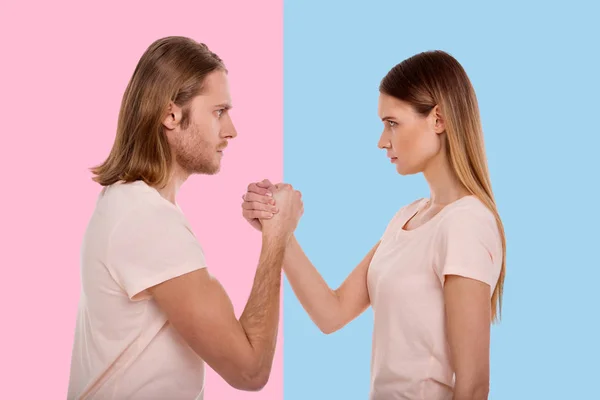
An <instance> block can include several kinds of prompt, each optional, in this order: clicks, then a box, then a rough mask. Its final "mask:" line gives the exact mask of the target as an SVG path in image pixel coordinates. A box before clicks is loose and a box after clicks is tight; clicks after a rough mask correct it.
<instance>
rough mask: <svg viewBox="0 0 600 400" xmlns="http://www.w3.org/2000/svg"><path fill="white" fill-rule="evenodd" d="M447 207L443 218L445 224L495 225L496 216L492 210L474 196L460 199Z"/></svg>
mask: <svg viewBox="0 0 600 400" xmlns="http://www.w3.org/2000/svg"><path fill="white" fill-rule="evenodd" d="M447 207H448V209H447V210H446V211H447V212H446V213H445V215H444V218H443V220H445V221H446V223H452V222H455V223H461V222H463V223H469V222H473V223H481V224H489V223H493V224H495V223H496V216H495V215H494V213H493V212H492V210H490V209H489V208H488V206H487V205H485V203H484V202H483V201H482V200H481V199H479V198H478V197H477V196H474V195H470V196H465V197H462V198H460V199H459V200H456V201H455V202H454V203H452V204H450V205H448V206H447Z"/></svg>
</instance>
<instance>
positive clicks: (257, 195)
mask: <svg viewBox="0 0 600 400" xmlns="http://www.w3.org/2000/svg"><path fill="white" fill-rule="evenodd" d="M273 190H274V186H273V184H272V183H271V181H269V180H268V179H263V180H262V181H260V182H255V183H251V184H250V185H248V191H247V192H246V194H244V195H243V196H242V199H243V200H244V201H243V202H242V215H243V216H244V218H246V220H247V221H248V222H249V223H250V225H252V226H253V227H254V228H255V229H257V230H259V231H260V230H262V223H261V220H265V219H270V218H273V215H274V214H276V213H277V211H278V210H277V206H276V202H275V199H274V198H273V192H272V191H273Z"/></svg>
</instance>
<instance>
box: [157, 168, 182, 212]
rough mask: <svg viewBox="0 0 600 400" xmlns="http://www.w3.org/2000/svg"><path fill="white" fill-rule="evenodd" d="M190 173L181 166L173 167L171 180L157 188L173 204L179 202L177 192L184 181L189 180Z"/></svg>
mask: <svg viewBox="0 0 600 400" xmlns="http://www.w3.org/2000/svg"><path fill="white" fill-rule="evenodd" d="M188 177H189V174H188V173H186V172H184V171H182V170H181V167H179V166H178V165H176V166H175V167H173V170H172V172H171V176H170V177H169V181H168V182H167V184H166V185H165V187H163V188H157V189H156V190H158V193H160V195H161V196H162V197H164V198H165V199H167V200H168V201H170V202H171V203H173V204H175V205H176V204H177V194H178V193H179V189H180V188H181V186H182V185H183V183H184V182H185V181H186V180H187V178H188Z"/></svg>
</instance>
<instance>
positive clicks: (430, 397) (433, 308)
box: [367, 196, 502, 400]
mask: <svg viewBox="0 0 600 400" xmlns="http://www.w3.org/2000/svg"><path fill="white" fill-rule="evenodd" d="M426 204H427V200H426V199H421V200H418V201H415V202H413V203H412V204H409V205H408V206H406V207H403V208H402V209H400V211H399V212H398V213H397V214H396V215H395V216H394V218H392V220H391V221H390V223H389V225H388V227H387V229H386V231H385V233H384V235H383V237H382V240H381V243H380V245H379V247H378V249H377V251H376V252H375V254H374V256H373V260H372V261H371V264H370V266H369V271H368V278H367V279H368V289H369V296H370V299H371V306H372V307H373V315H374V328H373V354H372V363H371V394H370V398H371V400H451V399H452V394H453V387H454V371H453V369H452V364H451V362H450V354H449V348H448V343H447V339H446V325H445V323H446V320H445V305H444V282H445V276H446V275H460V276H464V277H468V278H471V279H476V280H478V281H481V282H484V283H487V284H488V285H489V286H490V299H491V296H492V293H493V291H494V288H495V287H496V283H497V282H498V277H499V275H500V268H501V264H502V242H501V238H500V232H499V230H498V226H497V224H496V219H495V217H494V215H493V213H492V212H491V211H489V210H488V209H487V208H486V207H485V205H484V204H483V203H482V202H481V201H479V199H477V198H476V197H474V196H467V197H463V198H461V199H459V200H457V201H455V202H454V203H451V204H449V205H447V206H445V207H444V208H443V209H442V210H441V211H440V212H439V213H438V214H437V215H435V216H434V217H433V218H432V219H431V220H429V221H428V222H426V223H425V224H423V225H421V226H419V227H417V228H415V229H412V230H409V231H407V230H404V229H403V226H404V225H405V223H406V222H407V221H408V220H409V219H410V218H411V217H412V216H413V215H415V214H416V213H417V211H419V210H421V209H423V207H425V206H426Z"/></svg>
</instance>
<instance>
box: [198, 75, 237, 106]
mask: <svg viewBox="0 0 600 400" xmlns="http://www.w3.org/2000/svg"><path fill="white" fill-rule="evenodd" d="M203 86H204V87H203V89H202V93H201V96H203V97H205V98H207V99H210V101H211V102H212V103H215V105H216V104H224V105H229V106H231V94H230V93H229V83H228V81H227V75H226V74H225V72H223V71H215V72H212V73H210V74H209V75H208V76H207V77H206V78H205V80H204V85H203Z"/></svg>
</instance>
